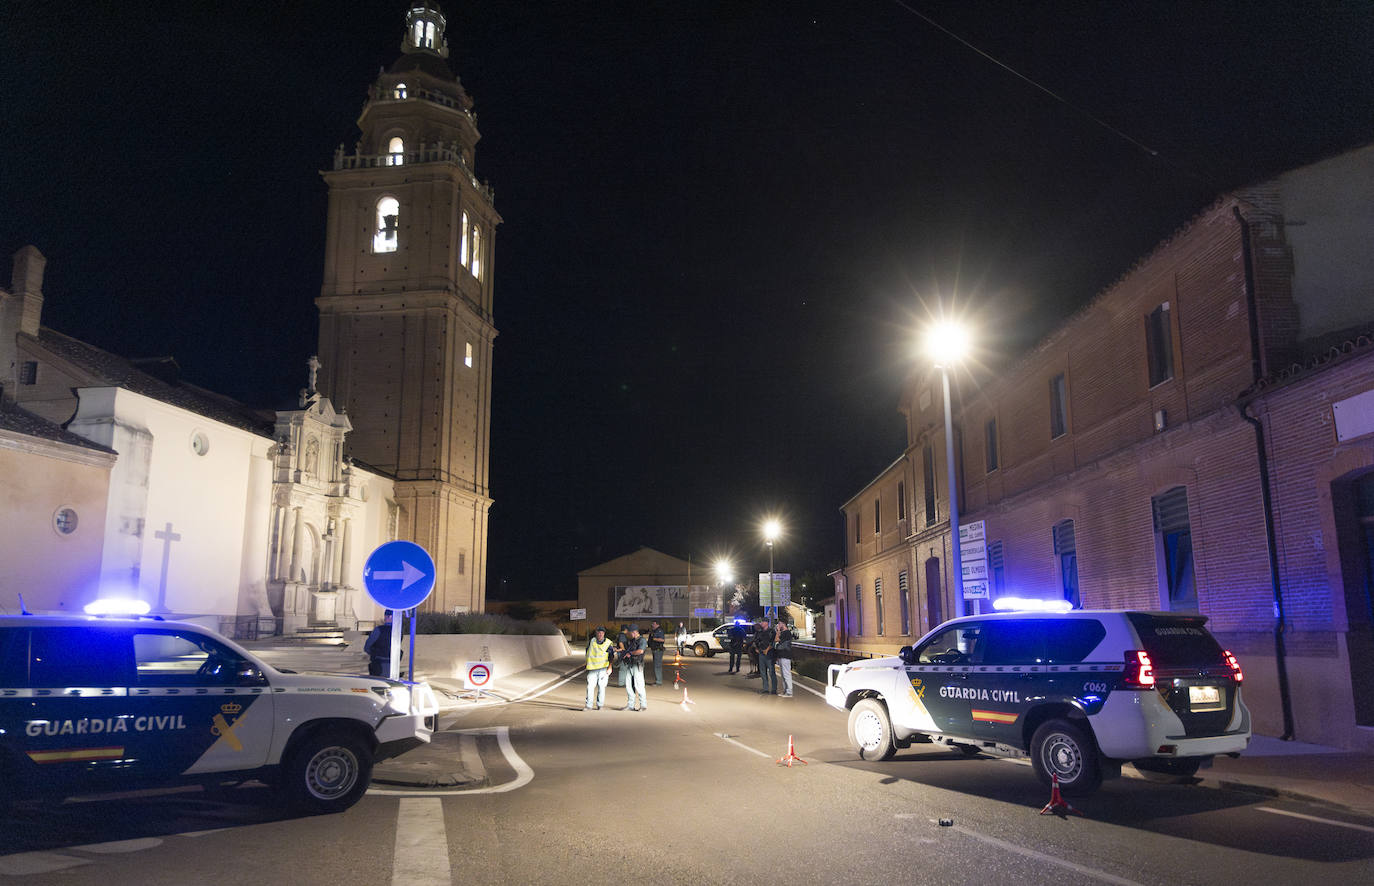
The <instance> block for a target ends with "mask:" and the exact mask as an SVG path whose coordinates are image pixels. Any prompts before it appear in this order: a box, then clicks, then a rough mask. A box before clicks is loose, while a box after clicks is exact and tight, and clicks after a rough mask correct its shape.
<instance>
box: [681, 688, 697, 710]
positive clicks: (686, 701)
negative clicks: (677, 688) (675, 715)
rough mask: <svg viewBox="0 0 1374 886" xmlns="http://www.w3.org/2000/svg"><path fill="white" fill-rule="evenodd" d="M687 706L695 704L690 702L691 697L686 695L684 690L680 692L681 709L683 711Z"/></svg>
mask: <svg viewBox="0 0 1374 886" xmlns="http://www.w3.org/2000/svg"><path fill="white" fill-rule="evenodd" d="M689 704H696V702H694V701H692V699H691V697H690V696H688V695H687V690H686V689H685V688H684V689H683V690H682V709H683V710H684V711H685V710H687V705H689Z"/></svg>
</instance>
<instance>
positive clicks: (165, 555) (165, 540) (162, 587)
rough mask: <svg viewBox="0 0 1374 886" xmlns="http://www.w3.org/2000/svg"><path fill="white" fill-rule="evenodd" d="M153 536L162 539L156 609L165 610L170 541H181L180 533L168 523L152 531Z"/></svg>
mask: <svg viewBox="0 0 1374 886" xmlns="http://www.w3.org/2000/svg"><path fill="white" fill-rule="evenodd" d="M153 538H160V539H162V578H160V579H159V580H158V584H157V611H158V612H166V611H167V566H168V565H169V564H170V563H171V560H172V542H174V541H181V533H180V532H173V531H172V524H171V523H168V524H167V528H166V529H159V530H158V531H157V532H154V533H153Z"/></svg>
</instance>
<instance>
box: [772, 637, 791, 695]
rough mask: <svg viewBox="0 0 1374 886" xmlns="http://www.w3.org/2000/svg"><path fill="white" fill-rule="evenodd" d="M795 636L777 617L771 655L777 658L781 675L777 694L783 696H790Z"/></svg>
mask: <svg viewBox="0 0 1374 886" xmlns="http://www.w3.org/2000/svg"><path fill="white" fill-rule="evenodd" d="M795 636H796V635H794V634H793V633H792V626H791V625H789V624H787V622H785V621H783V620H782V619H781V618H779V619H778V627H777V632H776V637H775V639H774V641H773V657H774V658H776V659H777V660H778V673H779V674H780V675H781V677H782V685H781V686H780V687H776V688H777V689H779V690H780V691H779V692H778V695H780V696H782V697H783V698H791V697H792V641H793V639H795Z"/></svg>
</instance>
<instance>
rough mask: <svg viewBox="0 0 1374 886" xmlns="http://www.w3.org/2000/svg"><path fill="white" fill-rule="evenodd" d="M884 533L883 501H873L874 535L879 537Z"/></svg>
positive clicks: (878, 499)
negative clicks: (879, 534)
mask: <svg viewBox="0 0 1374 886" xmlns="http://www.w3.org/2000/svg"><path fill="white" fill-rule="evenodd" d="M882 531H883V500H882V499H881V498H875V499H873V534H874V535H877V534H878V533H880V532H882Z"/></svg>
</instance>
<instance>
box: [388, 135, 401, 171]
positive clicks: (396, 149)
mask: <svg viewBox="0 0 1374 886" xmlns="http://www.w3.org/2000/svg"><path fill="white" fill-rule="evenodd" d="M404 162H406V143H405V141H404V140H403V139H401V138H399V137H398V138H393V139H392V140H391V141H390V142H388V143H387V146H386V165H387V166H400V165H401V164H402V163H404Z"/></svg>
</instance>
